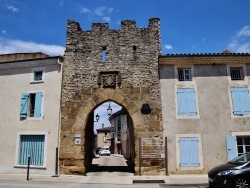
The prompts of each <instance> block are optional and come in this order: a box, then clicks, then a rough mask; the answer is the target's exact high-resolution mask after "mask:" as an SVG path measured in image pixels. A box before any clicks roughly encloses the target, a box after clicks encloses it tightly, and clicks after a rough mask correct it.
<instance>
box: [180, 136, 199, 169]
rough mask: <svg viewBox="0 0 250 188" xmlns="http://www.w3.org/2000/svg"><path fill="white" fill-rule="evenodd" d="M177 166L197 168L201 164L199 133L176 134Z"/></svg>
mask: <svg viewBox="0 0 250 188" xmlns="http://www.w3.org/2000/svg"><path fill="white" fill-rule="evenodd" d="M177 141H178V143H177V152H178V153H177V163H178V164H177V166H178V168H180V169H184V168H187V169H190V168H193V169H199V168H202V166H203V162H202V161H203V159H202V152H201V151H202V149H201V141H200V135H196V134H194V135H177Z"/></svg>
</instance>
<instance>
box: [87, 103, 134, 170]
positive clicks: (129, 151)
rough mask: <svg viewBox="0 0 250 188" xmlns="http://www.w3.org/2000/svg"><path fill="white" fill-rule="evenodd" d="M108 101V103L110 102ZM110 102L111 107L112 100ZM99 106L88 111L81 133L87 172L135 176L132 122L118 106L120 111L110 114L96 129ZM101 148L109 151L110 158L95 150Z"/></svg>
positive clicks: (123, 109)
mask: <svg viewBox="0 0 250 188" xmlns="http://www.w3.org/2000/svg"><path fill="white" fill-rule="evenodd" d="M108 102H109V103H110V101H108ZM112 103H113V105H114V101H113V102H112ZM102 104H103V103H102ZM102 104H99V105H98V106H97V107H96V108H95V109H93V110H92V111H91V112H90V114H89V116H88V120H87V125H86V127H85V131H84V134H85V138H86V139H85V143H84V146H85V151H86V152H85V156H84V158H85V161H84V163H85V164H84V165H85V169H86V173H88V172H103V171H106V172H130V173H134V171H135V170H134V160H135V144H134V125H133V120H132V118H131V116H130V115H129V113H128V111H127V110H126V109H125V108H124V107H123V106H120V105H119V106H120V107H121V108H120V109H118V110H116V111H113V113H112V114H110V117H109V118H107V120H106V123H105V125H104V123H102V127H100V126H99V127H98V128H97V129H95V127H94V124H95V123H96V121H95V117H94V111H95V110H97V109H98V107H99V106H102ZM104 104H105V103H104ZM111 109H112V108H111ZM102 121H103V120H102ZM107 121H109V123H110V124H109V123H107ZM99 123H100V122H99ZM100 124H101V123H100ZM103 147H105V148H109V151H110V155H109V156H108V157H107V156H106V157H105V156H101V155H100V154H99V152H98V150H99V149H100V148H103ZM90 153H92V155H90Z"/></svg>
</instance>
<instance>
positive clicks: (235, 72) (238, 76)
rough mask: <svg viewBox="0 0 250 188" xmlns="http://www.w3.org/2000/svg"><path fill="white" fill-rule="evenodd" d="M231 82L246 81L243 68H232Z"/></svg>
mask: <svg viewBox="0 0 250 188" xmlns="http://www.w3.org/2000/svg"><path fill="white" fill-rule="evenodd" d="M230 75H231V80H244V76H243V70H242V67H231V68H230Z"/></svg>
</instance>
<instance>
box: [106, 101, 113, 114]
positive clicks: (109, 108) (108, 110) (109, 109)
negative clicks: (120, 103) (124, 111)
mask: <svg viewBox="0 0 250 188" xmlns="http://www.w3.org/2000/svg"><path fill="white" fill-rule="evenodd" d="M107 112H108V115H109V116H110V115H111V114H112V108H111V107H110V102H109V106H108V108H107Z"/></svg>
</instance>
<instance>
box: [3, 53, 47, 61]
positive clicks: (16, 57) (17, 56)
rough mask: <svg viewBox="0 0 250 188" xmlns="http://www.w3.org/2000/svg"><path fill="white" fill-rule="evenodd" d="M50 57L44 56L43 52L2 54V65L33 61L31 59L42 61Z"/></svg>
mask: <svg viewBox="0 0 250 188" xmlns="http://www.w3.org/2000/svg"><path fill="white" fill-rule="evenodd" d="M48 57H51V56H49V55H47V54H44V53H42V52H32V53H13V54H2V55H0V63H3V62H13V61H22V60H31V59H42V58H48Z"/></svg>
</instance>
